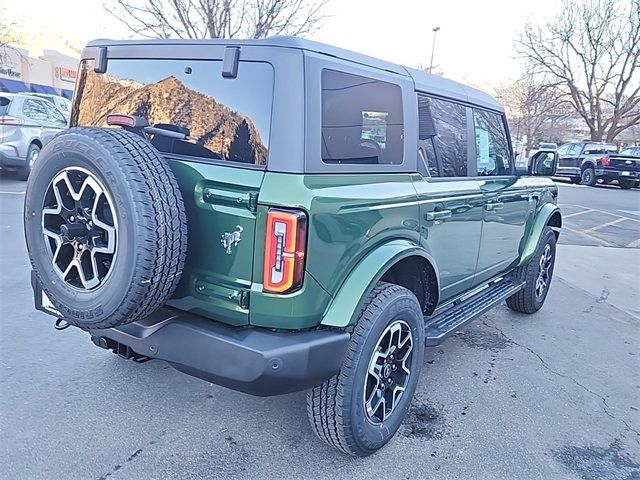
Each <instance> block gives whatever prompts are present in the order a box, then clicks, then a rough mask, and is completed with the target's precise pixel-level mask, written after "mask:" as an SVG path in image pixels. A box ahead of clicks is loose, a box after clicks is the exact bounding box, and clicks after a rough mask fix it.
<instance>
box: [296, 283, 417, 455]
mask: <svg viewBox="0 0 640 480" xmlns="http://www.w3.org/2000/svg"><path fill="white" fill-rule="evenodd" d="M396 340H397V342H396ZM394 342H396V343H397V345H401V346H400V348H395V349H394V345H396V343H394ZM402 342H404V343H402ZM409 342H410V344H411V349H410V350H408V345H409ZM424 348H425V339H424V318H423V315H422V309H421V308H420V304H419V303H418V300H417V299H416V297H415V295H414V294H413V293H412V292H411V291H409V290H408V289H406V288H404V287H400V286H398V285H394V284H390V283H385V282H379V283H378V284H377V285H376V287H375V288H374V290H373V291H372V292H371V294H370V295H369V298H368V300H367V302H366V304H365V306H364V308H363V310H362V312H361V314H360V317H359V318H358V321H357V323H356V325H355V327H354V328H353V333H352V334H351V340H350V342H349V345H348V347H347V351H346V354H345V358H344V361H343V363H342V367H341V368H340V372H339V373H338V374H337V375H336V376H335V377H333V378H331V379H329V380H327V381H326V382H325V383H323V384H322V385H318V386H317V387H314V388H312V389H311V390H309V391H308V392H307V412H308V414H309V421H310V422H311V427H312V429H313V431H314V432H315V434H316V435H317V436H318V437H319V438H320V439H321V440H323V441H324V442H325V443H327V444H328V445H330V446H332V447H335V448H337V449H338V450H341V451H342V452H344V453H347V454H349V455H353V456H356V457H365V456H367V455H370V454H371V453H373V452H375V451H376V450H378V449H379V448H381V447H382V446H384V445H385V444H386V443H387V442H388V441H389V440H391V438H392V437H393V435H394V434H395V433H396V431H397V430H398V428H399V427H400V424H401V423H402V421H403V419H404V417H405V415H406V413H407V410H408V409H409V407H410V405H411V399H412V397H413V394H414V392H415V390H416V386H417V384H418V380H419V377H420V369H421V367H422V363H423V360H424ZM394 352H395V356H394ZM407 370H408V372H409V373H408V374H407ZM398 387H399V388H398ZM402 388H404V390H401V389H402ZM382 398H384V404H383V403H382V400H381V399H382ZM394 399H395V401H394ZM387 402H389V404H387ZM387 410H388V411H387Z"/></svg>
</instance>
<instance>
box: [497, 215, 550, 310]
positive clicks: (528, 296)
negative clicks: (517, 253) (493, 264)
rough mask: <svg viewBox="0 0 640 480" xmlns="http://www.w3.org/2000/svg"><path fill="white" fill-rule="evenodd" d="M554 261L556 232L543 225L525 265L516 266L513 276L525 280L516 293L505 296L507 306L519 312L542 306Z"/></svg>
mask: <svg viewBox="0 0 640 480" xmlns="http://www.w3.org/2000/svg"><path fill="white" fill-rule="evenodd" d="M555 261H556V234H555V232H554V231H553V230H551V228H549V227H545V229H544V230H543V231H542V236H541V237H540V242H539V243H538V248H537V249H536V252H535V253H534V255H533V258H531V261H529V263H528V264H527V265H523V266H521V267H518V268H516V269H515V271H514V272H513V274H512V275H513V276H514V277H515V278H516V279H518V280H520V281H523V282H525V286H524V288H523V289H522V290H520V291H519V292H518V293H516V294H514V295H512V296H510V297H509V298H507V306H508V307H509V308H510V309H511V310H515V311H516V312H521V313H529V314H531V313H535V312H537V311H538V310H540V309H541V308H542V305H544V301H545V300H546V298H547V294H548V293H549V286H550V285H551V279H552V278H553V268H554V266H555Z"/></svg>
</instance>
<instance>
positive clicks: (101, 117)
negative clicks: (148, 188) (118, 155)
mask: <svg viewBox="0 0 640 480" xmlns="http://www.w3.org/2000/svg"><path fill="white" fill-rule="evenodd" d="M183 47H185V48H183ZM206 47H207V49H206V51H203V52H202V53H203V56H204V58H200V59H194V58H192V56H193V55H194V52H195V49H194V48H190V46H188V45H184V46H180V48H178V47H175V46H170V45H157V44H156V45H149V46H144V47H141V46H136V47H132V46H122V47H117V48H116V47H113V48H112V47H109V58H108V62H107V69H106V73H96V72H95V70H94V66H95V61H94V60H93V59H91V60H84V61H83V63H82V64H81V68H80V75H79V80H78V86H77V88H76V96H75V98H74V107H73V111H72V114H71V124H72V126H73V125H80V126H99V127H106V126H108V125H107V124H106V117H107V115H108V114H112V113H118V114H123V115H135V116H140V117H144V118H145V119H147V120H148V121H149V124H151V125H153V126H155V127H156V128H158V129H160V130H162V131H164V132H165V133H164V134H163V133H162V132H159V133H157V134H155V135H153V136H152V137H151V139H150V141H151V143H152V144H153V145H154V146H155V147H156V148H157V149H158V150H159V151H160V152H161V153H162V154H163V155H164V156H165V158H166V159H167V160H168V161H169V164H170V166H171V169H172V170H173V172H174V174H175V176H176V179H177V181H178V184H179V186H180V191H181V193H182V197H183V199H184V203H185V208H186V213H187V228H188V250H187V261H186V266H185V269H184V271H183V276H182V281H181V283H180V285H179V287H178V289H177V290H176V292H175V294H174V296H173V298H172V299H171V300H170V301H169V302H168V304H169V305H170V306H173V307H175V308H179V309H182V310H187V311H190V312H192V313H196V314H198V315H203V316H206V317H209V318H213V319H215V320H219V321H222V322H225V323H228V324H232V325H246V324H248V323H249V292H250V291H251V286H252V283H253V282H254V278H253V264H254V258H253V257H254V250H255V245H254V240H255V238H254V237H255V231H256V211H257V200H258V195H259V191H260V187H261V185H262V180H263V178H264V175H265V169H266V163H267V156H268V143H269V137H270V128H271V110H272V103H273V84H274V70H273V67H272V65H271V64H270V63H268V62H266V61H261V59H251V58H250V57H251V55H250V52H249V49H243V60H242V61H239V63H238V65H237V71H236V72H235V73H234V74H233V75H228V74H225V75H223V58H224V56H225V47H224V46H218V45H216V46H208V45H207V46H206ZM181 51H184V55H185V58H175V57H180V55H176V53H177V52H181ZM204 54H206V55H204ZM128 55H134V57H133V58H129V57H128ZM244 59H247V60H253V61H244ZM167 131H168V133H166V132H167ZM173 132H179V133H180V134H181V135H182V134H186V135H188V137H187V138H186V139H184V138H176V137H175V135H174V136H173V137H172V136H171V135H170V134H171V133H173ZM149 201H153V198H152V197H151V196H150V198H149ZM258 281H259V280H258Z"/></svg>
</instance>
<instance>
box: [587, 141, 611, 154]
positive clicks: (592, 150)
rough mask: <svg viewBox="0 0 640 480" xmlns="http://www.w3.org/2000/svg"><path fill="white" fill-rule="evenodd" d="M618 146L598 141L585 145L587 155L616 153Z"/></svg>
mask: <svg viewBox="0 0 640 480" xmlns="http://www.w3.org/2000/svg"><path fill="white" fill-rule="evenodd" d="M617 151H618V148H617V147H616V146H615V145H603V144H598V143H588V144H587V145H585V146H584V153H585V154H587V155H590V154H597V153H616V152H617Z"/></svg>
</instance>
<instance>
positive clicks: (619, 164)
mask: <svg viewBox="0 0 640 480" xmlns="http://www.w3.org/2000/svg"><path fill="white" fill-rule="evenodd" d="M601 163H602V166H601V168H598V169H596V175H597V176H598V178H602V180H603V181H604V183H611V182H613V181H614V180H617V181H618V185H619V186H620V188H622V189H623V190H629V189H630V188H633V187H637V186H638V185H639V184H640V148H627V149H625V150H623V151H622V152H620V153H618V154H613V153H612V154H610V155H609V158H608V159H607V158H605V159H603V160H602V162H601Z"/></svg>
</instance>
